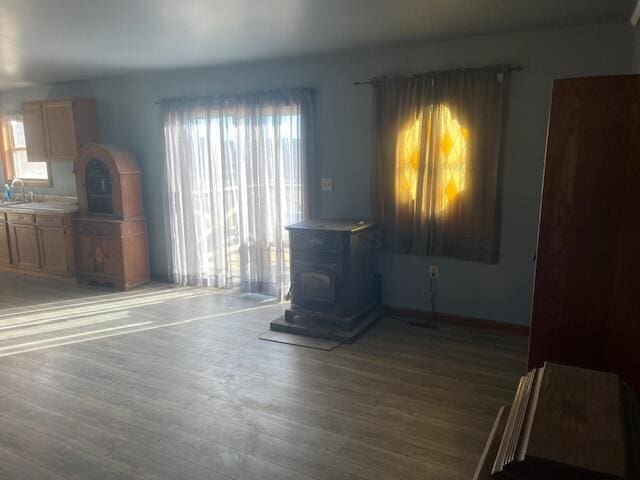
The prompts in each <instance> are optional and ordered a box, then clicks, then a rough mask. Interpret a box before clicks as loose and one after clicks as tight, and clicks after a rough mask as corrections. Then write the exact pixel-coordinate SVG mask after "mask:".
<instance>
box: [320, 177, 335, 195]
mask: <svg viewBox="0 0 640 480" xmlns="http://www.w3.org/2000/svg"><path fill="white" fill-rule="evenodd" d="M320 189H321V190H322V191H323V192H333V178H330V177H328V178H323V179H321V180H320Z"/></svg>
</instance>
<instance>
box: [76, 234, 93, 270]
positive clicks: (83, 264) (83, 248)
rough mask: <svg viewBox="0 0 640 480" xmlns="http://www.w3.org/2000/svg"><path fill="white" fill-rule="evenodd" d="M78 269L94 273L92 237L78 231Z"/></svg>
mask: <svg viewBox="0 0 640 480" xmlns="http://www.w3.org/2000/svg"><path fill="white" fill-rule="evenodd" d="M75 248H76V270H77V271H78V273H93V272H94V269H93V246H92V242H91V237H89V236H87V235H78V234H77V233H76V243H75Z"/></svg>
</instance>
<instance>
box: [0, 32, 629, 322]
mask: <svg viewBox="0 0 640 480" xmlns="http://www.w3.org/2000/svg"><path fill="white" fill-rule="evenodd" d="M633 36H634V32H633V31H632V29H631V28H630V27H629V26H628V25H623V24H619V25H618V24H616V25H599V26H587V27H578V28H565V29H555V30H545V31H534V32H523V33H517V34H504V35H491V36H482V37H474V38H464V39H455V40H445V41H431V42H426V43H420V44H412V45H405V46H398V47H392V48H378V49H375V50H370V51H358V52H350V53H341V54H332V55H323V56H315V57H313V58H304V59H292V60H283V61H271V62H266V63H252V64H246V65H232V66H225V67H215V68H203V69H193V70H180V71H168V72H156V73H148V74H139V75H134V76H127V77H118V78H109V79H101V80H94V81H85V82H77V83H69V84H59V85H54V86H51V87H38V88H35V89H23V90H17V91H10V92H3V93H2V94H0V108H2V109H3V110H10V109H18V108H19V105H20V102H21V101H23V100H26V99H39V98H44V97H51V98H52V97H58V96H63V95H84V96H90V97H94V98H97V99H98V102H99V103H98V105H99V115H100V125H101V129H102V139H103V141H105V142H109V143H116V144H121V145H124V146H127V147H129V148H130V149H131V150H132V151H133V152H134V153H135V154H136V155H137V157H138V159H139V161H140V163H141V165H142V169H143V174H144V177H143V178H144V200H145V205H146V210H147V216H148V220H149V231H150V247H151V268H152V271H153V272H154V273H156V274H164V273H165V272H166V260H165V248H166V240H165V233H164V218H165V213H164V211H163V207H162V194H161V191H162V188H163V187H162V170H163V144H162V127H161V122H160V119H159V115H158V109H157V107H156V105H155V104H154V102H155V101H156V100H158V99H160V98H164V97H175V96H191V95H200V94H216V93H229V92H242V91H252V90H268V89H272V88H281V87H297V86H310V87H316V88H317V90H318V97H317V118H316V121H317V159H316V161H317V170H318V174H319V175H320V176H327V177H333V178H334V185H335V191H333V192H320V193H319V199H318V201H319V211H320V214H321V216H322V217H325V218H366V217H370V216H371V214H372V209H371V189H370V172H371V162H372V144H373V141H372V115H373V112H372V98H371V90H370V88H369V87H367V86H360V87H356V86H353V84H352V82H353V81H354V80H366V79H368V78H370V77H372V76H375V75H380V74H394V73H403V72H404V73H406V72H421V71H427V70H431V69H440V68H450V67H461V66H481V65H487V64H494V63H503V62H505V63H511V64H515V65H521V66H522V67H523V68H524V70H523V71H522V72H517V73H514V75H513V80H512V84H511V91H510V95H509V108H508V122H507V129H506V147H505V151H504V155H505V160H506V164H505V170H504V175H505V180H504V185H505V187H504V198H503V203H502V233H501V260H500V262H499V263H498V264H497V265H484V264H479V263H473V262H464V261H458V260H453V259H445V258H438V259H434V258H417V257H412V256H395V255H385V256H382V258H381V259H380V265H379V268H380V271H381V272H382V274H383V296H384V301H385V302H386V303H387V304H390V305H396V306H403V307H406V308H414V309H425V310H428V309H429V308H430V307H429V302H428V298H427V293H426V291H425V288H424V285H425V281H426V276H427V266H428V265H429V264H431V263H434V264H438V265H439V266H440V279H439V281H438V289H439V298H440V310H441V311H443V312H447V313H452V314H458V315H466V316H473V317H479V318H488V319H494V320H498V321H504V322H512V323H519V324H526V323H528V321H529V316H530V304H531V291H532V279H533V267H532V255H533V252H534V248H535V243H536V232H537V223H538V207H539V201H540V188H541V178H542V170H543V161H544V150H545V139H546V128H547V116H548V110H549V99H550V91H551V84H552V80H553V79H554V78H561V77H570V76H583V75H592V74H609V73H628V72H630V71H631V65H632V56H633V43H634V42H633ZM54 184H55V187H54V190H57V191H59V192H64V193H68V192H69V191H72V189H73V181H72V178H71V166H70V165H67V164H60V165H56V167H55V170H54Z"/></svg>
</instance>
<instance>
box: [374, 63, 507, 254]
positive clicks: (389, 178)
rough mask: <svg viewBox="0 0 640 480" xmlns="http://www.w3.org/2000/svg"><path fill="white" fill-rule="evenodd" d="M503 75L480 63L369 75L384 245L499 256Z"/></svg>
mask: <svg viewBox="0 0 640 480" xmlns="http://www.w3.org/2000/svg"><path fill="white" fill-rule="evenodd" d="M506 75H507V69H506V68H504V67H488V68H482V69H472V70H451V71H445V72H433V73H427V74H424V75H418V76H414V77H410V78H381V79H377V80H376V81H375V82H374V89H375V90H374V91H375V112H376V117H375V129H376V131H375V139H376V164H375V182H376V186H375V187H376V210H377V215H378V220H379V222H380V224H381V227H382V229H383V232H384V237H383V238H384V243H385V247H386V250H387V251H389V252H392V253H411V254H414V255H427V256H448V257H455V258H461V259H465V260H474V261H481V262H486V263H495V262H497V261H498V258H499V199H500V196H501V193H500V190H501V184H500V172H501V159H500V147H501V141H502V137H501V130H502V114H503V108H504V103H503V91H504V83H505V81H506Z"/></svg>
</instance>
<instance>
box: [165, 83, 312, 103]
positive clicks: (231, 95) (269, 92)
mask: <svg viewBox="0 0 640 480" xmlns="http://www.w3.org/2000/svg"><path fill="white" fill-rule="evenodd" d="M303 90H307V91H309V92H313V93H315V92H316V88H315V87H293V88H274V89H272V90H259V91H246V92H237V93H216V94H212V95H199V96H192V97H169V98H161V99H160V100H156V101H155V102H154V104H155V105H160V104H161V103H163V102H175V101H181V102H182V101H184V102H193V101H198V100H207V99H214V98H215V99H226V98H237V97H244V96H250V95H274V94H277V93H285V94H286V93H291V92H297V91H303Z"/></svg>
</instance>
